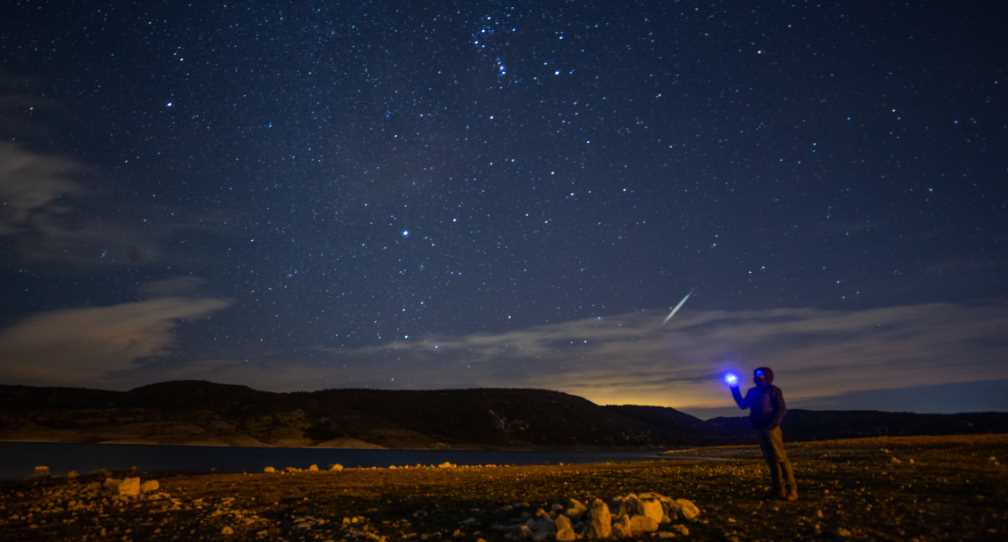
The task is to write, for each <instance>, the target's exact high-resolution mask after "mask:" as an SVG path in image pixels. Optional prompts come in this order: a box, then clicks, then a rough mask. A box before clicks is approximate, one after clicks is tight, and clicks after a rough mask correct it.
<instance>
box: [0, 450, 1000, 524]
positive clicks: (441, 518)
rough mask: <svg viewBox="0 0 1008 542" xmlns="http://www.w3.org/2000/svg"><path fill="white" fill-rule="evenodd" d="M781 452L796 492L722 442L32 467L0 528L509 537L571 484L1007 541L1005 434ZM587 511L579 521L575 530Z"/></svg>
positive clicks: (9, 498)
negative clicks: (166, 465) (595, 456)
mask: <svg viewBox="0 0 1008 542" xmlns="http://www.w3.org/2000/svg"><path fill="white" fill-rule="evenodd" d="M789 450H790V453H791V456H792V459H793V461H794V463H795V468H796V471H797V473H798V477H799V484H800V489H801V499H800V500H799V501H798V502H796V503H787V502H782V501H777V500H768V499H767V498H766V494H767V491H768V489H769V488H768V487H767V485H766V481H765V477H766V474H765V472H766V471H765V467H764V465H763V464H762V462H761V460H760V459H759V458H758V450H756V449H755V448H754V447H752V446H721V447H707V448H696V449H692V450H679V451H674V452H672V453H670V454H669V455H670V456H675V457H677V458H680V459H678V460H677V461H650V462H635V463H617V464H611V463H610V464H590V465H559V466H523V467H515V466H481V467H452V466H447V465H446V466H443V467H442V468H437V467H429V466H428V467H422V468H416V467H412V468H382V469H345V470H342V471H339V472H328V471H327V470H326V466H322V469H321V471H320V472H309V471H307V470H302V471H300V472H290V473H285V472H282V471H283V470H284V469H283V468H282V467H285V466H282V465H276V467H277V470H278V471H280V472H277V473H248V474H204V475H173V474H168V473H162V474H147V473H111V474H106V473H95V474H86V475H82V476H80V477H78V478H75V479H68V478H63V477H46V476H40V477H38V478H34V479H31V480H28V481H22V482H8V483H5V484H4V485H2V486H0V533H3V538H4V539H6V540H65V539H73V540H187V541H188V540H221V539H230V540H381V539H383V538H384V539H385V540H389V541H391V540H444V539H456V540H478V539H480V538H483V539H485V540H488V541H490V540H508V539H517V538H518V537H520V536H521V535H522V533H523V530H522V529H521V525H524V524H526V523H530V521H529V520H531V522H534V521H536V515H537V511H538V510H539V509H542V510H543V512H542V513H540V514H539V516H541V517H544V516H546V515H550V512H552V517H556V516H557V515H558V514H562V513H564V511H565V510H566V509H567V508H568V507H569V506H570V502H569V500H568V499H570V498H575V499H578V500H579V501H581V502H584V503H591V502H592V501H593V499H594V498H596V497H600V498H602V499H604V500H608V501H609V502H610V503H611V504H612V503H613V499H614V498H616V497H620V496H625V495H627V494H630V493H636V494H640V493H644V492H656V493H660V494H663V495H667V496H669V497H672V498H679V497H681V498H686V499H689V500H690V501H692V502H693V503H695V504H696V505H697V506H698V507H699V509H700V515H699V517H697V518H694V519H692V520H689V519H683V518H680V519H678V520H676V521H672V522H667V523H662V524H661V525H660V526H659V530H658V531H657V532H654V533H648V534H644V535H640V536H639V537H638V538H640V539H652V538H654V539H666V538H674V539H681V540H731V539H738V540H795V539H870V540H997V539H1002V540H1003V539H1008V467H1006V465H1005V463H1006V462H1008V435H972V436H949V437H889V438H867V439H850V440H834V441H820V442H809V443H798V444H790V445H789ZM682 458H686V459H687V460H686V461H683V459H682ZM692 458H695V459H696V461H695V462H694V461H690V460H689V459H692ZM298 467H301V468H304V467H307V466H306V465H301V466H298ZM126 476H140V477H141V478H142V479H143V480H145V481H146V480H150V479H156V480H157V481H158V486H159V487H158V488H157V489H152V490H150V491H148V492H146V493H143V494H141V496H139V497H124V496H119V495H118V494H117V493H118V490H117V489H116V488H112V489H109V488H106V487H105V479H106V477H114V478H123V477H126ZM148 489H150V488H148ZM554 505H557V506H554ZM583 523H584V521H583V520H580V521H579V520H575V521H574V528H575V531H577V530H578V529H579V528H583V527H582V524H583ZM524 532H525V533H526V534H527V533H528V531H527V530H525V531H524Z"/></svg>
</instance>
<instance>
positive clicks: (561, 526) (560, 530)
mask: <svg viewBox="0 0 1008 542" xmlns="http://www.w3.org/2000/svg"><path fill="white" fill-rule="evenodd" d="M582 506H584V505H582ZM553 524H554V527H556V539H557V540H558V541H559V542H567V541H570V540H577V534H575V533H574V526H573V525H571V521H570V519H569V518H567V516H565V515H563V514H560V515H559V516H557V518H556V520H555V521H554V522H553Z"/></svg>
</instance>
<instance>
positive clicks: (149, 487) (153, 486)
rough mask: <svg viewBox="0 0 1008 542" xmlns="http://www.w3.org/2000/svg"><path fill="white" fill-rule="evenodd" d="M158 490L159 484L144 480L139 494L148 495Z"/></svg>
mask: <svg viewBox="0 0 1008 542" xmlns="http://www.w3.org/2000/svg"><path fill="white" fill-rule="evenodd" d="M158 489H161V484H159V483H158V481H157V480H145V481H144V483H142V484H140V493H150V492H152V491H157V490H158Z"/></svg>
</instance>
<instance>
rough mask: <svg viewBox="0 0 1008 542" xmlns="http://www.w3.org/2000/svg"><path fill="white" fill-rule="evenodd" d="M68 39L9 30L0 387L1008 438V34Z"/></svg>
mask: <svg viewBox="0 0 1008 542" xmlns="http://www.w3.org/2000/svg"><path fill="white" fill-rule="evenodd" d="M68 4H70V3H69V2H53V3H46V2H40V3H36V2H13V3H5V7H4V10H3V11H4V14H3V16H2V17H0V255H2V258H3V259H2V266H0V298H2V300H3V303H2V305H0V306H2V308H0V311H2V312H0V382H3V383H18V384H38V385H71V386H89V387H99V388H108V389H128V388H131V387H135V386H138V385H143V384H148V383H152V382H158V381H163V380H169V379H181V378H197V379H207V380H213V381H217V382H227V383H240V384H248V385H251V386H253V387H256V388H260V389H269V390H277V391H288V390H297V389H305V390H315V389H322V388H343V387H377V388H393V389H399V388H409V389H428V388H456V387H537V388H548V389H559V390H563V391H567V392H570V393H575V394H578V395H582V396H584V397H587V398H589V399H591V400H593V401H596V402H599V403H641V404H656V405H668V406H673V407H677V408H682V409H684V410H686V411H688V412H692V413H696V414H698V415H710V414H715V413H721V412H723V411H724V409H725V408H726V407H728V406H729V405H730V397H729V396H728V394H727V392H726V390H725V389H724V386H723V385H722V384H721V383H720V382H719V378H718V375H719V374H720V372H722V371H725V370H728V369H734V370H738V371H742V372H743V374H745V373H747V372H748V371H749V370H751V369H752V368H753V367H754V366H756V365H763V364H765V365H770V366H771V367H773V368H774V369H775V371H776V373H777V383H778V384H779V385H780V386H781V387H782V388H783V390H784V393H785V397H786V398H787V399H788V400H789V404H790V405H791V406H793V407H802V406H804V407H808V408H841V409H842V408H880V409H887V410H917V411H938V412H951V411H961V410H983V409H1002V410H1003V409H1008V355H1006V353H1008V304H1006V291H1008V289H1006V287H1008V279H1006V276H1008V274H1006V271H1008V251H1006V246H1008V214H1006V213H1008V152H1006V151H1008V104H1006V96H1008V93H1006V89H1008V46H1006V45H1005V44H1006V43H1008V42H1006V41H1005V39H1004V24H1005V21H1006V17H1005V15H1006V14H1005V13H1004V12H1003V11H1000V12H999V11H998V8H997V7H995V4H987V5H986V6H985V5H983V4H976V5H969V6H962V5H958V4H955V3H949V2H935V3H921V4H920V5H917V3H912V4H911V5H909V6H907V5H903V4H896V3H889V2H860V3H847V2H841V3H837V4H831V3H807V2H797V3H793V4H792V3H779V4H778V3H774V4H772V5H771V4H769V3H768V5H766V6H762V7H759V8H751V7H749V6H747V5H745V3H742V2H724V3H707V2H705V3H692V2H654V3H650V2H633V3H629V2H628V3H624V2H608V1H604V2H584V3H582V2H546V3H505V2H456V3H450V2H434V3H431V5H430V6H426V7H425V6H424V5H422V4H423V3H421V2H401V3H400V2H368V1H353V2H345V3H337V2H317V3H308V2H305V3H301V2H298V3H292V4H288V3H279V4H273V3H269V2H241V3H234V4H229V5H227V6H224V7H222V6H215V5H209V3H208V5H206V6H204V5H203V3H189V4H186V3H180V2H170V3H160V2H158V3H155V2H137V3H135V5H126V3H125V2H115V3H112V4H110V5H105V4H103V3H99V2H81V3H76V5H75V6H70V5H68ZM690 291H693V295H692V296H691V297H690V299H689V300H688V301H687V303H686V304H685V305H684V306H683V308H682V309H681V310H680V311H679V312H678V313H677V314H676V315H675V316H674V317H673V318H672V319H671V320H669V322H668V323H667V324H664V325H663V324H662V321H663V319H664V318H665V316H666V314H667V313H668V312H669V310H670V307H672V306H674V305H676V303H678V302H679V300H680V299H682V297H683V296H684V295H686V294H687V293H688V292H690Z"/></svg>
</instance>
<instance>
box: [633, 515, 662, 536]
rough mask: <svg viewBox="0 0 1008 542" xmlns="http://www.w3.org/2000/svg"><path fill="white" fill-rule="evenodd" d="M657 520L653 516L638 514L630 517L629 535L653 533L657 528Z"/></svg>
mask: <svg viewBox="0 0 1008 542" xmlns="http://www.w3.org/2000/svg"><path fill="white" fill-rule="evenodd" d="M658 523H659V522H658V521H657V520H655V519H654V518H653V517H650V516H645V515H644V514H638V515H636V516H631V517H630V536H638V535H642V534H644V533H653V532H655V531H657V530H658Z"/></svg>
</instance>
